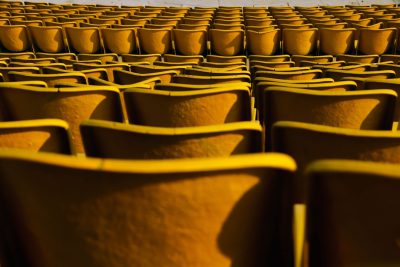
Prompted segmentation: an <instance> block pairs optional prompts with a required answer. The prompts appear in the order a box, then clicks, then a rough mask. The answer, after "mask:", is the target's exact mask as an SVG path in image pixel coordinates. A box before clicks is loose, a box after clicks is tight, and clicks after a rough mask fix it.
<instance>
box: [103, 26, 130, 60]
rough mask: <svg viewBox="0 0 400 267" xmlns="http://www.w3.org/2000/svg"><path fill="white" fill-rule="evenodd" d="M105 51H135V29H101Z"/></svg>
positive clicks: (127, 52) (118, 52) (126, 52)
mask: <svg viewBox="0 0 400 267" xmlns="http://www.w3.org/2000/svg"><path fill="white" fill-rule="evenodd" d="M100 31H101V36H102V38H103V43H104V48H105V51H106V52H108V53H115V54H118V55H121V54H134V53H137V45H136V31H135V29H129V28H125V29H107V28H106V29H101V30H100Z"/></svg>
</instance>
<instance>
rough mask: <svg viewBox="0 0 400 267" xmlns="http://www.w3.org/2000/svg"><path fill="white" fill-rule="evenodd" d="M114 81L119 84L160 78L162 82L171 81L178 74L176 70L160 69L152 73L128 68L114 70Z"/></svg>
mask: <svg viewBox="0 0 400 267" xmlns="http://www.w3.org/2000/svg"><path fill="white" fill-rule="evenodd" d="M113 75H114V82H115V83H117V84H121V85H124V84H132V83H138V82H143V81H145V80H147V79H149V78H159V79H160V81H161V82H165V83H168V82H171V80H172V79H173V77H174V76H176V75H178V71H175V70H160V71H154V72H150V73H135V72H130V71H126V70H114V71H113Z"/></svg>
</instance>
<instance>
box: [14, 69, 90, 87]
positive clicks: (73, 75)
mask: <svg viewBox="0 0 400 267" xmlns="http://www.w3.org/2000/svg"><path fill="white" fill-rule="evenodd" d="M8 76H9V78H10V80H11V81H14V82H20V81H44V82H46V83H47V85H48V86H49V87H54V86H56V85H57V83H71V84H74V83H79V84H87V79H86V76H85V75H84V74H83V73H80V72H69V73H60V74H31V73H24V72H17V71H12V72H9V73H8Z"/></svg>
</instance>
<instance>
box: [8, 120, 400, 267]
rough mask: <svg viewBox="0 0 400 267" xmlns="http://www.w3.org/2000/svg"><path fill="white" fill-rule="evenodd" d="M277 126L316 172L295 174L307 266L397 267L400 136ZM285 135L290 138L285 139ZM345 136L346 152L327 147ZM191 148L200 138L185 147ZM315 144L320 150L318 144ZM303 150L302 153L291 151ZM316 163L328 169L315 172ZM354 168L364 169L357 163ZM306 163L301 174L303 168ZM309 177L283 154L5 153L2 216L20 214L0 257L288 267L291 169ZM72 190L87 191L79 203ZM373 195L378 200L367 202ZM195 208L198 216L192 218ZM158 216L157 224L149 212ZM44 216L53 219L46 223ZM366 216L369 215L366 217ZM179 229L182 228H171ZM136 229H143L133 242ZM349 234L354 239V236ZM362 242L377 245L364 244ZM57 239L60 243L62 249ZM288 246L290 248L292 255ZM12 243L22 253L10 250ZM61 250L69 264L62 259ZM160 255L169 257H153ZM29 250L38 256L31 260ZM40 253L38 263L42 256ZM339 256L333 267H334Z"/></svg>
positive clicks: (295, 240)
mask: <svg viewBox="0 0 400 267" xmlns="http://www.w3.org/2000/svg"><path fill="white" fill-rule="evenodd" d="M117 127H118V126H117ZM276 127H277V129H278V130H279V131H280V132H279V134H280V135H281V136H284V138H289V139H290V138H294V141H293V143H286V144H287V145H286V146H285V149H286V150H291V149H292V151H295V152H294V154H296V152H300V153H302V156H303V155H304V153H305V152H304V151H305V150H304V149H306V151H307V153H308V155H310V157H309V158H308V159H309V160H311V162H312V163H311V165H308V164H307V165H304V167H305V166H308V168H307V169H306V172H305V173H304V174H302V175H301V177H303V178H304V180H305V181H306V183H305V184H302V186H301V188H304V189H305V191H306V192H308V193H307V194H306V198H307V205H308V208H307V224H306V227H307V228H306V229H307V236H306V237H307V241H308V247H309V249H308V251H309V253H310V255H309V266H321V264H325V262H326V261H327V260H329V262H332V265H327V266H345V265H343V264H347V263H349V264H358V263H365V262H369V261H370V260H371V258H373V259H374V260H375V261H380V262H384V261H386V260H388V259H389V258H390V259H391V262H398V260H399V258H398V257H397V256H396V253H397V243H396V242H393V238H394V237H396V236H397V234H398V228H397V227H396V226H397V224H398V222H399V218H398V217H397V216H396V212H395V211H396V205H398V204H400V203H398V202H399V198H398V194H397V189H398V186H399V185H398V180H399V179H398V175H397V172H398V168H399V167H398V165H397V164H396V165H395V164H393V165H390V164H388V163H387V162H386V160H388V159H389V160H390V161H392V160H394V161H395V157H394V156H395V155H398V154H399V153H398V147H399V146H398V140H399V136H398V135H394V133H393V134H392V135H391V134H389V133H388V134H387V135H386V136H383V134H379V133H376V132H368V133H367V132H364V133H360V132H359V131H354V136H348V135H347V134H346V133H345V132H344V131H343V132H341V131H340V130H333V131H332V134H327V133H326V132H324V130H327V131H328V132H329V128H325V129H323V128H322V127H321V128H319V127H317V126H309V125H306V124H298V125H296V124H294V123H289V122H281V123H280V124H278V125H277V126H276ZM285 129H286V130H287V131H288V132H286V133H284V132H282V131H284V130H285ZM113 130H115V129H113ZM290 131H292V132H293V135H290V134H289V133H290ZM318 131H321V132H322V134H321V133H320V132H318ZM309 134H312V135H311V136H312V137H313V138H314V143H313V144H312V145H310V146H307V145H306V144H307V143H301V141H304V140H307V141H310V138H309V136H307V135H309ZM375 134H378V135H380V137H377V136H376V135H375ZM336 135H337V136H338V137H339V138H338V139H337V138H336V137H335V136H336ZM306 136H307V137H306ZM340 136H342V137H340ZM108 137H110V135H109V136H108ZM299 137H300V138H299ZM302 137H303V138H302ZM326 137H327V139H324V138H326ZM175 138H176V137H175ZM340 138H342V140H346V142H345V143H342V142H338V143H335V142H332V140H335V141H338V140H341V139H340ZM207 139H208V140H210V138H207ZM126 140H129V139H126ZM184 140H186V141H185V142H188V143H190V141H192V140H187V139H184ZM196 142H198V140H194V143H192V145H194V144H195V143H196ZM370 142H372V143H370ZM107 143H108V144H109V139H108V140H107V141H106V143H105V144H107ZM182 143H183V142H182V141H180V144H182ZM188 143H187V144H188ZM316 143H318V144H324V146H323V147H319V146H315V144H316ZM289 144H290V145H289ZM367 144H368V145H369V147H370V148H371V149H370V150H369V151H366V149H365V146H366V145H367ZM388 144H389V146H390V148H388ZM117 145H118V144H117ZM288 145H289V146H288ZM299 145H302V147H301V148H300V147H299V148H297V147H296V146H299ZM326 145H328V146H329V149H333V150H331V151H334V152H333V153H332V154H330V156H334V157H341V158H342V160H337V159H336V160H327V159H326V158H327V157H330V156H327V153H326V150H324V149H325V148H326ZM334 145H336V147H334ZM109 147H110V148H112V145H111V146H109ZM190 147H192V148H193V146H190ZM339 147H340V148H342V149H340V148H339ZM277 149H278V150H281V149H282V147H281V148H277ZM296 149H298V150H296ZM396 149H397V150H396ZM123 150H125V149H123ZM160 150H161V152H160V153H159V154H157V155H158V156H162V155H165V154H164V153H165V151H167V150H168V144H164V146H163V147H160ZM169 150H170V151H171V152H172V154H175V155H176V153H173V152H174V151H175V152H178V151H182V150H178V149H177V148H175V149H174V147H169ZM377 150H378V151H379V152H380V153H377ZM310 151H314V152H311V153H310ZM199 152H201V151H199ZM314 156H315V157H316V158H319V157H321V158H323V159H325V160H324V161H320V162H318V163H317V162H313V160H314V158H313V157H314ZM385 156H387V157H388V158H385ZM343 158H352V159H353V160H343ZM355 158H360V159H362V160H364V162H361V161H355V160H354V159H355ZM365 160H373V161H384V162H385V163H372V162H365ZM395 162H396V161H395ZM303 163H305V162H300V163H298V164H300V166H303V165H301V164H303ZM396 163H398V161H397V162H396ZM188 166H189V167H188ZM304 167H303V169H301V172H300V169H297V168H296V163H295V162H294V161H293V159H292V158H290V157H289V156H287V155H284V154H278V153H274V154H257V153H256V154H253V155H236V156H231V157H228V158H227V157H223V158H220V157H217V158H209V159H171V160H166V159H163V160H145V161H144V160H141V161H138V160H123V161H122V160H113V159H94V158H88V159H82V158H75V157H70V156H58V155H55V154H45V153H39V154H37V153H36V154H32V153H28V152H22V151H6V150H1V151H0V173H1V176H0V181H1V184H2V187H1V190H0V191H1V196H2V203H1V207H2V211H3V212H5V211H12V210H14V209H15V208H14V207H15V205H17V204H18V207H19V209H18V214H16V213H15V212H9V216H2V219H1V224H2V225H7V230H8V231H9V232H8V234H7V235H6V236H5V237H3V238H2V241H1V244H2V247H3V248H8V250H7V252H3V253H2V259H1V260H2V264H7V265H6V266H8V265H10V264H11V265H15V264H16V262H18V261H21V260H24V261H27V260H29V261H30V262H42V261H44V260H45V261H46V263H49V264H52V263H53V262H55V260H52V259H53V257H50V256H48V255H57V262H58V261H62V262H67V263H68V264H79V263H81V262H82V261H85V262H86V263H88V264H89V263H92V262H93V263H95V264H96V265H98V266H108V264H107V262H108V260H110V259H115V260H118V262H122V264H142V262H146V263H149V262H150V264H157V265H158V266H169V265H165V261H166V260H168V264H174V266H185V265H186V264H188V263H189V262H192V261H195V262H196V263H198V262H200V263H204V264H207V265H209V264H215V263H216V262H220V263H221V264H225V263H226V264H230V263H231V262H235V261H236V260H238V258H239V259H240V262H242V263H249V264H250V263H251V264H252V265H254V264H258V263H263V264H266V263H268V264H273V265H279V266H293V262H296V264H299V263H300V262H301V261H302V258H301V257H302V256H301V255H302V247H303V241H304V233H305V232H306V231H305V227H304V224H303V227H299V226H298V225H297V227H295V228H294V229H293V230H292V204H291V203H292V201H290V200H291V199H292V198H291V197H293V196H292V194H293V193H292V189H291V188H292V185H293V183H295V184H296V183H297V182H300V181H301V180H300V179H299V177H298V176H295V175H294V173H295V171H296V173H303V170H304ZM54 177H57V179H54ZM304 180H302V181H303V182H304ZM77 188H80V189H81V190H83V189H85V194H84V197H83V196H82V194H81V193H80V192H77ZM359 191H361V192H362V193H359V194H357V197H355V194H354V192H359ZM371 195H374V196H375V197H374V198H373V199H371ZM328 196H329V198H328ZM333 200H334V205H333V204H332V201H333ZM132 203H135V204H134V205H132ZM161 203H162V205H161ZM160 205H161V206H160ZM392 205H393V206H392ZM116 207H118V208H117V209H116ZM295 207H296V206H295ZM382 207H385V208H384V209H383V208H382ZM193 209H195V212H194V214H192V212H188V211H193ZM144 210H145V211H144ZM153 210H155V211H157V212H156V214H153V213H152V212H149V211H153ZM128 211H129V212H128ZM295 211H297V212H299V209H298V208H295ZM177 212H178V214H179V215H177V214H176V213H177ZM46 214H51V218H50V216H47V215H46ZM371 214H373V215H376V216H372V217H371ZM378 215H379V216H378ZM116 220H117V221H118V222H116ZM160 220H161V222H160ZM55 221H56V222H57V223H54V222H55ZM99 221H101V223H99ZM354 221H356V222H365V223H361V224H360V223H353V222H354ZM28 222H29V223H28ZM33 222H37V223H33ZM156 222H158V223H160V224H162V226H161V225H158V224H156ZM239 222H240V223H239ZM115 224H117V225H118V227H116V225H115ZM179 224H183V226H180V227H177V226H176V225H179ZM332 227H335V231H332ZM136 229H145V230H143V231H142V232H141V234H140V235H138V233H137V230H136ZM183 230H184V231H183ZM104 231H107V234H105V235H104V236H102V235H101V237H102V238H98V239H95V240H91V238H90V237H91V236H93V235H96V234H97V235H100V234H101V233H103V232H104ZM197 232H200V233H199V236H198V237H196V240H197V242H195V243H194V244H193V241H192V238H193V237H194V236H197ZM348 232H351V233H355V232H356V233H358V234H352V235H349V234H348ZM17 234H23V235H24V236H26V235H28V234H31V235H32V237H30V238H18V235H17ZM160 235H163V236H164V238H165V239H164V240H168V243H167V244H165V243H163V244H159V243H158V242H154V240H159V236H160ZM365 235H368V239H375V240H376V241H375V242H369V241H367V242H366V241H365ZM49 237H52V238H49ZM200 237H201V238H200ZM54 239H55V241H53V240H54ZM60 239H62V240H64V242H59V240H60ZM232 240H235V241H237V240H239V241H241V242H232ZM215 242H217V244H218V247H215ZM342 242H346V244H351V246H350V247H349V249H347V250H346V251H345V252H343V251H342V250H340V249H339V248H338V247H336V246H335V244H337V243H342ZM39 244H41V245H43V247H42V246H40V245H39ZM68 244H80V246H79V248H77V246H76V245H75V246H74V245H72V246H70V245H68ZM144 244H146V246H144ZM189 244H190V246H189ZM269 244H270V245H269ZM293 244H296V246H295V247H294V248H293ZM16 245H18V248H19V250H12V249H10V248H12V247H14V246H16ZM330 245H331V246H330ZM143 246H144V247H143ZM263 246H267V248H268V249H266V248H264V249H263V250H262V252H258V250H255V249H254V247H256V248H257V247H263ZM44 247H46V249H44ZM82 247H83V248H84V249H82ZM122 247H124V248H126V247H129V248H130V250H129V252H127V253H124V252H123V251H126V250H122V252H121V249H122ZM188 247H190V248H188ZM25 248H26V250H25ZM28 248H29V249H28ZM66 248H68V251H69V253H72V255H70V254H69V253H68V254H67V255H66V254H65V252H64V251H65V249H66ZM161 248H162V252H165V253H167V254H166V255H164V253H160V252H157V253H155V252H154V250H157V251H158V250H159V249H161ZM33 249H34V251H35V253H36V254H35V257H32V256H30V252H31V251H32V250H33ZM114 249H116V251H115V250H114ZM136 249H137V250H140V257H131V256H130V255H131V251H132V250H136ZM194 249H197V250H199V251H206V252H207V255H208V257H203V256H201V255H200V256H199V255H198V254H197V253H193V250H194ZM225 249H227V250H228V249H232V251H230V250H228V251H230V253H229V254H227V255H226V254H225V253H224V252H223V251H225ZM243 250H244V252H243ZM21 251H27V252H25V253H22V252H21ZM221 251H222V252H221ZM45 252H46V253H45ZM78 252H79V253H78ZM116 252H118V253H116ZM37 253H40V254H39V255H41V257H37V255H38V254H37ZM99 253H101V254H100V255H103V256H107V258H106V259H107V260H105V258H103V257H101V258H97V257H96V256H95V255H99ZM170 253H179V254H181V253H185V255H192V257H190V260H189V259H188V258H187V257H183V258H182V257H177V258H176V257H174V258H170V257H169V256H168V255H170ZM76 255H79V257H77V256H76ZM299 255H300V257H299ZM338 256H340V258H341V261H340V262H336V259H337V257H338ZM240 257H241V258H240ZM44 266H47V265H44ZM296 266H299V265H296Z"/></svg>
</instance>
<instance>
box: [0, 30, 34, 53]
mask: <svg viewBox="0 0 400 267" xmlns="http://www.w3.org/2000/svg"><path fill="white" fill-rule="evenodd" d="M0 46H1V50H2V52H9V53H21V52H28V51H29V52H30V51H32V43H31V40H30V38H29V34H28V31H27V28H26V26H24V25H2V26H0ZM1 54H2V53H1Z"/></svg>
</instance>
